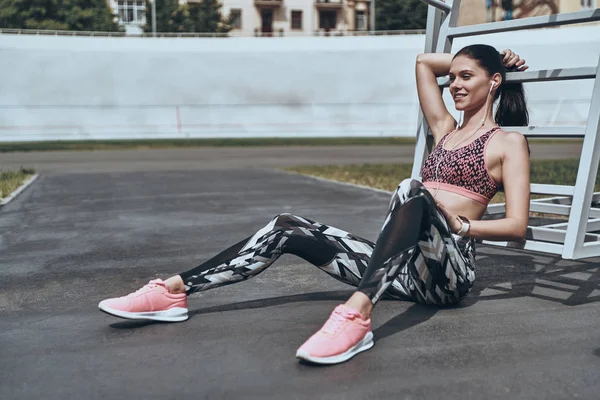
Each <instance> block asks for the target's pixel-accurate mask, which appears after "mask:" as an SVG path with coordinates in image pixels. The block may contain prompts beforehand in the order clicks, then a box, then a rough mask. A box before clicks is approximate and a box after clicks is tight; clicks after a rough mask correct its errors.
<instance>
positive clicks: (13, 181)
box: [0, 167, 35, 200]
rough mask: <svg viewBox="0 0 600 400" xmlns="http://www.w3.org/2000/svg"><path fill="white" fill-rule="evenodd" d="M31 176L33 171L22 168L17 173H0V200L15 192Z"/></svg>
mask: <svg viewBox="0 0 600 400" xmlns="http://www.w3.org/2000/svg"><path fill="white" fill-rule="evenodd" d="M33 174H35V171H34V170H33V169H28V168H23V167H21V168H20V169H19V170H18V171H0V200H3V199H5V198H6V197H8V196H9V195H10V194H11V193H12V192H14V191H15V190H17V189H18V188H19V187H20V186H21V185H22V184H23V183H24V182H25V181H26V180H27V179H28V178H29V177H30V176H32V175H33Z"/></svg>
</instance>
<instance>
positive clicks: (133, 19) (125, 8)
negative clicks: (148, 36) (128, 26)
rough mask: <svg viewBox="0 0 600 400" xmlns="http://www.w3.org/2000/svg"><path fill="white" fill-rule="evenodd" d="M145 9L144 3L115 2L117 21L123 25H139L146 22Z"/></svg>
mask: <svg viewBox="0 0 600 400" xmlns="http://www.w3.org/2000/svg"><path fill="white" fill-rule="evenodd" d="M145 10H146V7H145V6H144V1H139V0H136V1H133V0H119V1H117V13H118V14H119V19H120V20H121V22H124V23H139V24H143V23H144V22H146V15H145V14H146V11H145Z"/></svg>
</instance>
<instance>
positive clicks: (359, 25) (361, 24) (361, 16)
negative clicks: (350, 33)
mask: <svg viewBox="0 0 600 400" xmlns="http://www.w3.org/2000/svg"><path fill="white" fill-rule="evenodd" d="M367 28H368V27H367V14H365V12H364V11H356V16H355V21H354V29H355V30H357V31H366V30H367Z"/></svg>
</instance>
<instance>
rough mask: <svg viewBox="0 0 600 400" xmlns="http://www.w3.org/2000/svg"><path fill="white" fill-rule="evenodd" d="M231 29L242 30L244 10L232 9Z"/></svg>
mask: <svg viewBox="0 0 600 400" xmlns="http://www.w3.org/2000/svg"><path fill="white" fill-rule="evenodd" d="M229 18H230V21H231V27H232V28H233V29H242V9H241V8H232V9H231V11H230V14H229Z"/></svg>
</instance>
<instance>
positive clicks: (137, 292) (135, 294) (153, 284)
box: [127, 280, 165, 297]
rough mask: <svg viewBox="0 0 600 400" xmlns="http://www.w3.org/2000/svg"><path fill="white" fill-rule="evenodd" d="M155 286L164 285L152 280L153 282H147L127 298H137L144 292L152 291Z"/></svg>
mask: <svg viewBox="0 0 600 400" xmlns="http://www.w3.org/2000/svg"><path fill="white" fill-rule="evenodd" d="M157 286H165V285H164V283H162V282H160V281H158V280H153V281H150V282H148V283H147V284H146V285H144V286H143V287H142V288H141V289H138V290H136V291H135V292H133V293H131V294H129V295H127V297H129V296H137V295H138V294H142V293H144V292H147V291H148V290H151V289H154V288H155V287H157Z"/></svg>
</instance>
